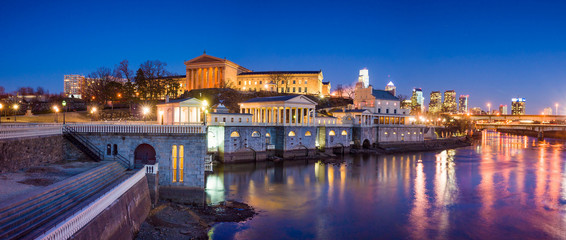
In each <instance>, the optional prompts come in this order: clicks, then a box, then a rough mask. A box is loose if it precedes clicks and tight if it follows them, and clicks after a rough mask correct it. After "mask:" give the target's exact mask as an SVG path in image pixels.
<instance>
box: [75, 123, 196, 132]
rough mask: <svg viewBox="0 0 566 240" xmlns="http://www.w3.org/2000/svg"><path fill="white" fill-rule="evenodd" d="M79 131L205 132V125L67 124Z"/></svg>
mask: <svg viewBox="0 0 566 240" xmlns="http://www.w3.org/2000/svg"><path fill="white" fill-rule="evenodd" d="M67 126H68V127H71V128H73V130H74V131H76V132H79V133H166V134H170V133H173V134H190V133H204V132H205V126H204V125H117V124H116V125H114V124H67Z"/></svg>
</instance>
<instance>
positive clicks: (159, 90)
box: [136, 60, 170, 100]
mask: <svg viewBox="0 0 566 240" xmlns="http://www.w3.org/2000/svg"><path fill="white" fill-rule="evenodd" d="M166 66H167V63H165V62H161V61H159V60H148V61H146V62H144V63H142V64H141V65H140V70H141V72H142V73H143V76H144V78H145V80H146V81H143V83H138V82H137V81H136V85H138V87H140V88H142V89H145V94H147V96H146V97H147V98H148V99H151V100H153V99H157V98H158V97H159V96H160V95H162V94H163V93H164V92H165V91H166V89H165V84H164V82H163V81H161V80H162V79H164V78H165V77H167V76H169V75H170V73H169V72H168V71H167V70H166V69H165V67H166ZM140 70H138V71H140ZM138 75H139V74H138ZM141 84H143V85H141Z"/></svg>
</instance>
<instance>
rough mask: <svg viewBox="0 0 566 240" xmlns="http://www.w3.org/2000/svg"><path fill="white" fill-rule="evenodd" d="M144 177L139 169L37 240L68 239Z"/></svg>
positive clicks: (142, 171)
mask: <svg viewBox="0 0 566 240" xmlns="http://www.w3.org/2000/svg"><path fill="white" fill-rule="evenodd" d="M144 176H145V170H144V169H141V170H139V171H138V172H136V173H135V174H134V175H132V176H131V177H129V178H128V179H126V180H125V181H123V182H122V183H120V184H119V185H118V186H116V187H114V188H112V189H111V190H110V191H108V192H106V193H105V194H104V195H102V196H101V197H99V198H98V199H96V200H95V201H93V202H91V203H90V204H89V205H88V206H86V207H84V208H83V209H81V210H79V211H78V212H76V213H75V214H73V216H71V217H69V218H67V219H65V220H64V221H63V222H61V223H59V224H57V225H56V226H55V227H53V228H51V229H49V230H48V231H46V232H45V233H44V234H43V235H41V236H40V237H38V238H37V239H45V240H58V239H69V238H70V237H71V236H73V234H75V233H76V232H78V231H79V230H80V229H81V228H83V227H84V226H85V225H86V224H87V223H89V222H90V221H91V220H92V219H94V218H95V217H96V216H98V215H99V214H100V213H101V212H102V211H104V209H106V208H108V207H109V206H110V205H111V204H112V203H114V202H115V201H116V200H117V199H118V198H119V197H120V196H122V195H123V194H124V193H126V192H127V191H128V190H129V189H130V188H132V186H134V185H135V184H136V183H138V182H139V181H140V180H142V179H143V177H144Z"/></svg>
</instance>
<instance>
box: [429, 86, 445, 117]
mask: <svg viewBox="0 0 566 240" xmlns="http://www.w3.org/2000/svg"><path fill="white" fill-rule="evenodd" d="M441 111H442V94H440V91H432V92H431V93H430V102H429V103H428V112H429V113H432V114H437V113H440V112H441Z"/></svg>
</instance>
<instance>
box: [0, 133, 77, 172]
mask: <svg viewBox="0 0 566 240" xmlns="http://www.w3.org/2000/svg"><path fill="white" fill-rule="evenodd" d="M76 159H88V158H87V157H86V155H84V154H83V153H81V152H80V151H79V150H78V149H77V148H76V147H75V146H73V145H72V144H71V143H70V142H68V141H67V140H65V139H64V138H63V137H62V136H60V135H59V136H43V137H26V138H16V139H5V140H0V172H6V171H17V170H20V169H22V168H28V167H31V166H37V165H42V164H49V163H55V162H59V161H62V160H76Z"/></svg>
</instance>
